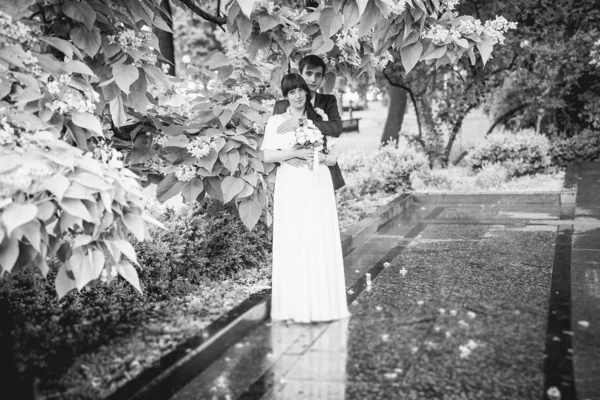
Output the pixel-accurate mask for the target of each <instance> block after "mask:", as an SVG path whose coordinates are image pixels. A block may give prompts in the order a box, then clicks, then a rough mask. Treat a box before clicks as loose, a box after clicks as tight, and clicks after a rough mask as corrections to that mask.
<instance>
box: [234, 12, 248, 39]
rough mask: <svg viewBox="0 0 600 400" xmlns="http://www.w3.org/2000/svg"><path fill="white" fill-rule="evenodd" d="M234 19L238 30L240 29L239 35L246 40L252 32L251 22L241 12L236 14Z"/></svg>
mask: <svg viewBox="0 0 600 400" xmlns="http://www.w3.org/2000/svg"><path fill="white" fill-rule="evenodd" d="M235 21H236V23H237V26H238V30H239V31H240V35H241V36H242V40H243V41H246V40H248V38H249V37H250V34H251V33H252V22H250V20H249V19H248V18H247V17H246V16H245V15H243V14H240V15H238V16H237V17H236V18H235Z"/></svg>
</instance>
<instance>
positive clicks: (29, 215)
mask: <svg viewBox="0 0 600 400" xmlns="http://www.w3.org/2000/svg"><path fill="white" fill-rule="evenodd" d="M37 212H38V209H37V207H36V206H35V205H33V204H17V203H12V204H10V205H9V206H7V207H6V208H5V209H4V211H3V212H2V221H3V222H4V225H5V226H6V233H7V234H8V236H10V235H11V233H12V232H13V231H14V230H15V229H16V228H17V227H19V226H21V225H24V224H26V223H28V222H29V221H31V220H33V219H34V218H35V216H36V215H37Z"/></svg>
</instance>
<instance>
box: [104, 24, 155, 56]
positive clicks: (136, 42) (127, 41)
mask: <svg viewBox="0 0 600 400" xmlns="http://www.w3.org/2000/svg"><path fill="white" fill-rule="evenodd" d="M117 42H118V43H119V44H120V45H121V47H122V48H123V50H125V51H130V50H137V49H139V48H140V47H142V46H143V45H144V44H150V43H151V42H152V33H151V32H139V33H138V32H136V31H134V30H133V29H125V30H123V31H121V32H119V33H118V34H117V35H110V36H108V43H109V44H115V43H117Z"/></svg>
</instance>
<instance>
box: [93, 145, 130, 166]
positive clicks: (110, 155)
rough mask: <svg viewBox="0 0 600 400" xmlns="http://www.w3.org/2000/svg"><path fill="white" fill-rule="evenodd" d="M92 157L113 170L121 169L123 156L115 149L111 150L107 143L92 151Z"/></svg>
mask: <svg viewBox="0 0 600 400" xmlns="http://www.w3.org/2000/svg"><path fill="white" fill-rule="evenodd" d="M92 154H93V157H94V158H95V159H96V160H98V161H101V162H102V163H103V164H106V165H108V166H110V167H113V168H123V166H124V164H123V154H121V152H119V151H118V150H117V149H114V148H112V147H111V146H110V145H109V144H108V142H104V143H103V144H102V145H100V146H98V147H96V148H95V149H94V151H93V153H92Z"/></svg>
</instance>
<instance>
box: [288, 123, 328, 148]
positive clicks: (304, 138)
mask: <svg viewBox="0 0 600 400" xmlns="http://www.w3.org/2000/svg"><path fill="white" fill-rule="evenodd" d="M292 141H293V145H294V146H295V147H297V148H302V147H304V148H318V147H320V146H322V145H323V134H322V133H321V131H320V130H319V129H318V128H317V127H316V126H315V124H314V123H313V122H312V121H311V120H304V121H301V123H300V126H299V127H297V128H296V129H294V137H293V138H292Z"/></svg>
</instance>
